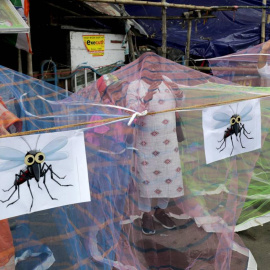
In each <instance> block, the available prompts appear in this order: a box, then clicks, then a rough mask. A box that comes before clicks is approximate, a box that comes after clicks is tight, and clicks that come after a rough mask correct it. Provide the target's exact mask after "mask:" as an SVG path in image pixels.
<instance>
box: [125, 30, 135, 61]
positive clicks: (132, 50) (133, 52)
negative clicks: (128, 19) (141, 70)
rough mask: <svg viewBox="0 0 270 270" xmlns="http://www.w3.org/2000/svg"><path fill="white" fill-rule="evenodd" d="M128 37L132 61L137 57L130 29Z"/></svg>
mask: <svg viewBox="0 0 270 270" xmlns="http://www.w3.org/2000/svg"><path fill="white" fill-rule="evenodd" d="M127 38H128V47H129V53H130V56H131V61H135V60H136V57H135V51H134V46H133V41H132V32H131V31H130V30H128V33H127Z"/></svg>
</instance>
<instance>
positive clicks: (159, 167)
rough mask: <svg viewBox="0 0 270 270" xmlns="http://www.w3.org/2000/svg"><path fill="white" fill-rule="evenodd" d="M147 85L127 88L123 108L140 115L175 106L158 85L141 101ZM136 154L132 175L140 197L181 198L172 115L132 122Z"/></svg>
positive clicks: (165, 88)
mask: <svg viewBox="0 0 270 270" xmlns="http://www.w3.org/2000/svg"><path fill="white" fill-rule="evenodd" d="M148 88H149V84H147V83H146V82H144V81H143V80H137V81H134V82H132V83H131V84H130V85H129V88H128V92H127V107H129V108H131V109H133V110H136V111H140V112H142V111H143V110H148V112H154V111H162V110H167V109H172V108H175V107H176V101H175V97H174V95H173V93H172V92H171V90H170V89H169V87H168V86H167V85H166V83H164V82H162V83H161V84H160V85H159V86H158V90H156V91H157V92H156V94H155V95H154V96H153V99H152V100H151V101H150V102H148V103H146V104H145V103H144V102H143V97H144V96H145V95H146V93H147V92H148ZM136 128H137V129H136V132H137V133H136V137H135V147H136V148H137V149H138V151H136V157H135V164H134V166H133V167H132V170H133V174H135V175H136V178H137V181H138V182H139V191H140V196H141V197H147V198H173V197H179V196H182V195H184V191H183V180H182V172H181V164H180V156H179V149H178V141H177V135H176V116H175V112H168V113H162V114H155V115H147V116H145V117H139V118H138V119H137V121H136Z"/></svg>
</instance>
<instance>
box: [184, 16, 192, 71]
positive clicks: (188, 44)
mask: <svg viewBox="0 0 270 270" xmlns="http://www.w3.org/2000/svg"><path fill="white" fill-rule="evenodd" d="M191 30H192V21H191V20H190V21H188V30H187V45H186V54H185V58H186V61H185V65H186V66H189V56H190V39H191Z"/></svg>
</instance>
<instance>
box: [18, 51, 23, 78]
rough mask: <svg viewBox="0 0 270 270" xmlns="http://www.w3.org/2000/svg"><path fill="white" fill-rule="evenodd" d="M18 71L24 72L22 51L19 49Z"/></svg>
mask: <svg viewBox="0 0 270 270" xmlns="http://www.w3.org/2000/svg"><path fill="white" fill-rule="evenodd" d="M18 71H19V72H20V73H22V51H21V50H20V49H18Z"/></svg>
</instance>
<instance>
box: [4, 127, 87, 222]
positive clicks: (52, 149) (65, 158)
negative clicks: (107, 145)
mask: <svg viewBox="0 0 270 270" xmlns="http://www.w3.org/2000/svg"><path fill="white" fill-rule="evenodd" d="M87 201H90V188H89V181H88V170H87V161H86V152H85V143H84V134H83V132H78V131H64V132H55V133H45V134H40V135H29V136H23V137H10V138H2V139H0V220H1V219H5V218H10V217H14V216H18V215H23V214H27V213H32V212H36V211H41V210H45V209H49V208H54V207H59V206H63V205H69V204H75V203H81V202H87Z"/></svg>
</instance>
